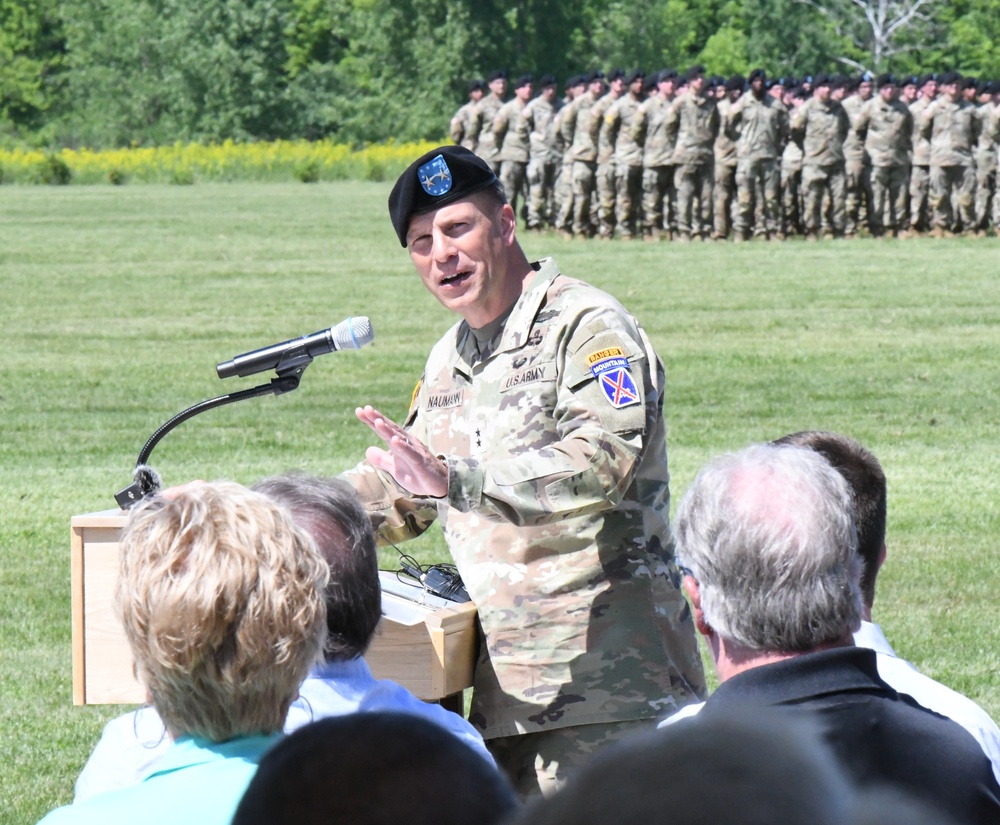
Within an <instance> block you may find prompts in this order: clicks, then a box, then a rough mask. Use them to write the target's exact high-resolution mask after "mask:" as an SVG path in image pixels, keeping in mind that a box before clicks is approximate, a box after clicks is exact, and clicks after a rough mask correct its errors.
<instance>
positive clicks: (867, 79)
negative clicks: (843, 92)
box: [857, 72, 872, 86]
mask: <svg viewBox="0 0 1000 825" xmlns="http://www.w3.org/2000/svg"><path fill="white" fill-rule="evenodd" d="M857 81H858V86H860V85H861V84H862V83H871V82H872V76H871V75H870V74H868V72H865V73H864V74H862V75H858V77H857Z"/></svg>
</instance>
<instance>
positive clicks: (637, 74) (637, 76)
mask: <svg viewBox="0 0 1000 825" xmlns="http://www.w3.org/2000/svg"><path fill="white" fill-rule="evenodd" d="M645 79H646V73H645V72H644V71H643V70H642V69H633V70H632V71H631V72H629V73H628V76H627V77H626V78H625V83H627V84H628V85H629V86H631V85H632V84H633V83H635V82H636V81H637V80H645Z"/></svg>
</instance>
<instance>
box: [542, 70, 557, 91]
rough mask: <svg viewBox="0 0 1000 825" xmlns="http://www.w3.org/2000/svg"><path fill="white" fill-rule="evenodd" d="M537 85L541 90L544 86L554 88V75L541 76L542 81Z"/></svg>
mask: <svg viewBox="0 0 1000 825" xmlns="http://www.w3.org/2000/svg"><path fill="white" fill-rule="evenodd" d="M538 85H539V86H541V87H542V88H543V89H544V88H545V87H546V86H555V85H556V76H555V75H554V74H543V75H542V79H541V80H539V81H538Z"/></svg>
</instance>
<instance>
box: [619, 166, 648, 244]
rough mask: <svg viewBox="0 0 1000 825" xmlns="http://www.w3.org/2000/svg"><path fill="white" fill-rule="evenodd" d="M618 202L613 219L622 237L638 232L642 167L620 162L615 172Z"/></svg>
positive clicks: (631, 235) (631, 236) (628, 236)
mask: <svg viewBox="0 0 1000 825" xmlns="http://www.w3.org/2000/svg"><path fill="white" fill-rule="evenodd" d="M615 188H616V190H617V196H618V202H617V204H616V206H615V221H616V223H617V224H618V232H619V233H620V234H621V236H622V237H623V238H633V237H635V236H636V234H639V233H640V227H641V224H640V221H639V208H640V206H641V205H642V167H641V166H629V165H627V164H621V165H619V166H618V168H617V170H616V172H615Z"/></svg>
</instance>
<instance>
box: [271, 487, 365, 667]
mask: <svg viewBox="0 0 1000 825" xmlns="http://www.w3.org/2000/svg"><path fill="white" fill-rule="evenodd" d="M253 489H254V490H256V491H258V492H260V493H263V494H264V495H266V496H268V497H269V498H271V499H274V500H275V501H277V502H278V503H279V504H281V505H282V506H284V507H285V508H287V509H288V510H289V511H290V512H291V514H292V517H293V518H294V519H295V523H296V524H298V525H299V526H300V527H302V528H304V529H305V531H306V532H307V533H309V534H310V535H311V536H312V537H313V540H314V541H315V542H316V546H317V547H318V548H319V551H320V553H321V554H322V556H323V558H324V559H326V562H327V564H328V565H329V566H330V580H329V582H328V584H327V586H326V591H325V600H326V625H327V630H328V633H327V641H326V658H327V659H328V660H330V661H344V660H348V659H354V658H356V657H358V656H361V655H363V654H364V652H365V651H366V650H367V649H368V645H369V643H370V642H371V640H372V636H374V635H375V628H376V627H377V626H378V623H379V619H380V618H381V616H382V590H381V588H380V586H379V581H378V554H377V552H376V549H375V534H374V532H373V531H372V527H371V521H370V519H369V518H368V515H367V513H366V512H365V510H364V508H363V507H362V506H361V502H360V501H359V500H358V497H357V494H356V493H355V492H354V489H353V488H352V487H351V486H350V485H349V484H347V483H346V482H344V481H341V480H340V479H335V478H316V477H315V476H309V475H305V474H302V473H288V474H286V475H280V476H274V477H272V478H266V479H264V480H263V481H259V482H257V483H256V484H254V486H253Z"/></svg>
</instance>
